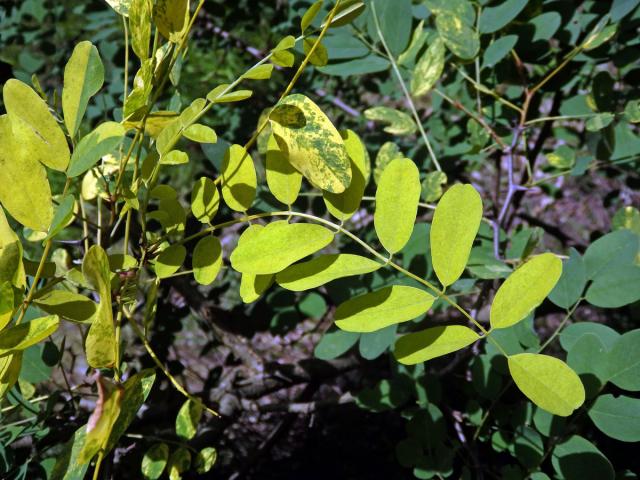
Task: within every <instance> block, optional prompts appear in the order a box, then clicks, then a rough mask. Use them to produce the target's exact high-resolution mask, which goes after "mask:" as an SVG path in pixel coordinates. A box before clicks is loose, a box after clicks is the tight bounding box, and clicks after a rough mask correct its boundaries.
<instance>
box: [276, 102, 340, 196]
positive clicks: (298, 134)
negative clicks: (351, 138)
mask: <svg viewBox="0 0 640 480" xmlns="http://www.w3.org/2000/svg"><path fill="white" fill-rule="evenodd" d="M287 107H289V110H299V111H300V112H301V113H302V116H303V120H304V121H303V123H302V124H299V123H296V124H294V125H290V124H285V125H283V124H281V123H279V122H278V121H277V120H278V119H280V118H279V117H278V113H279V112H281V111H282V109H283V108H287ZM291 107H293V108H291ZM270 119H271V128H272V129H273V133H274V135H275V137H276V141H277V142H278V146H279V147H280V150H281V151H282V152H283V153H284V154H285V155H286V156H287V158H288V159H289V162H290V163H291V164H292V165H293V166H294V167H295V168H296V169H297V170H298V171H299V172H300V173H302V175H304V176H305V178H307V180H309V181H310V182H311V183H312V184H313V185H315V186H317V187H318V188H320V189H322V190H327V191H329V192H332V193H340V192H343V191H344V190H345V189H346V188H347V187H348V186H349V184H350V183H351V166H350V161H349V156H348V154H347V150H346V148H345V146H344V141H343V139H342V137H341V136H340V134H339V133H338V131H337V130H336V128H335V127H334V126H333V124H332V123H331V121H330V120H329V118H327V116H326V115H325V114H324V113H323V112H322V110H320V108H319V107H318V106H317V105H316V104H315V103H314V102H313V101H311V99H309V98H308V97H306V96H304V95H301V94H294V95H289V96H287V97H285V98H284V99H283V100H282V101H281V102H280V104H279V105H278V106H277V107H276V108H274V110H273V111H272V113H271V116H270Z"/></svg>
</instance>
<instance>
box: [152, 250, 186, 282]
mask: <svg viewBox="0 0 640 480" xmlns="http://www.w3.org/2000/svg"><path fill="white" fill-rule="evenodd" d="M186 256H187V249H186V248H184V246H182V245H171V246H170V247H168V248H167V249H166V250H163V251H162V252H161V253H160V255H158V258H156V261H155V264H154V270H155V272H156V275H157V276H158V278H167V277H170V276H171V275H173V274H174V273H176V272H177V271H178V269H179V268H180V266H181V265H182V263H183V262H184V259H185V258H186Z"/></svg>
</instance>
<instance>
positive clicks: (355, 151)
mask: <svg viewBox="0 0 640 480" xmlns="http://www.w3.org/2000/svg"><path fill="white" fill-rule="evenodd" d="M340 134H341V135H342V138H343V139H344V146H345V148H346V149H347V154H348V155H349V159H350V161H351V184H350V185H349V186H348V187H347V188H346V190H345V191H344V192H342V193H331V192H326V191H324V192H322V197H323V198H324V203H325V205H326V206H327V210H329V213H331V215H333V216H334V217H336V218H337V219H338V220H340V221H342V222H345V221H347V220H348V219H350V218H351V217H352V216H353V214H354V213H356V211H357V210H358V207H359V206H360V202H361V201H362V196H363V194H364V190H365V188H366V186H367V180H368V176H369V175H368V172H369V170H370V168H371V167H370V165H369V153H368V152H367V149H366V147H365V146H364V144H363V143H362V140H360V137H358V135H356V133H355V132H353V131H352V130H346V131H345V132H340Z"/></svg>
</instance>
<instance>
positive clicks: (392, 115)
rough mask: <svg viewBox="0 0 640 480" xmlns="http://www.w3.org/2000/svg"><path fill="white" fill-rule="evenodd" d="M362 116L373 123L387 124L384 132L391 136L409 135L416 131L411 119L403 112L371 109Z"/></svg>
mask: <svg viewBox="0 0 640 480" xmlns="http://www.w3.org/2000/svg"><path fill="white" fill-rule="evenodd" d="M364 116H365V117H366V118H367V119H368V120H373V121H374V122H382V123H388V125H387V126H386V127H384V131H385V132H387V133H390V134H391V135H411V134H412V133H414V132H415V131H416V129H417V127H416V124H415V122H414V121H413V119H412V118H411V117H410V116H409V115H407V114H406V113H404V112H401V111H400V110H396V109H395V108H390V107H372V108H368V109H366V110H365V111H364Z"/></svg>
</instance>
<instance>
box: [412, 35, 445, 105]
mask: <svg viewBox="0 0 640 480" xmlns="http://www.w3.org/2000/svg"><path fill="white" fill-rule="evenodd" d="M444 53H445V51H444V42H443V41H442V39H441V38H440V37H437V38H436V39H435V40H434V41H433V42H432V43H431V45H429V48H427V51H426V52H425V53H424V55H422V57H420V60H418V64H417V65H416V67H415V69H414V70H413V77H412V78H411V93H413V95H415V96H416V97H420V96H422V95H425V94H426V93H428V92H429V91H430V90H431V89H432V88H433V86H434V85H435V84H436V83H437V82H438V80H439V79H440V77H441V76H442V70H443V69H444Z"/></svg>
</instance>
